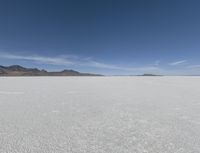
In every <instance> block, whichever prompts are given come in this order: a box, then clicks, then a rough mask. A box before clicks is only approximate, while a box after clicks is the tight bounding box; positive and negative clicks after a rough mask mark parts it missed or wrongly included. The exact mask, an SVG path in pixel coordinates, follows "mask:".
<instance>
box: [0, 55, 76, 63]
mask: <svg viewBox="0 0 200 153" xmlns="http://www.w3.org/2000/svg"><path fill="white" fill-rule="evenodd" d="M0 58H6V59H15V60H28V61H33V62H40V63H45V64H52V65H72V64H74V63H73V62H72V61H71V60H69V59H67V58H63V57H45V56H37V55H36V56H34V55H33V56H23V55H14V54H0Z"/></svg>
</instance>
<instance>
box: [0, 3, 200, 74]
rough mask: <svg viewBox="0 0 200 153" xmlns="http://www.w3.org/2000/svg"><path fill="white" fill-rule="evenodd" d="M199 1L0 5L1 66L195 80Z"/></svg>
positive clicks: (199, 39)
mask: <svg viewBox="0 0 200 153" xmlns="http://www.w3.org/2000/svg"><path fill="white" fill-rule="evenodd" d="M199 8H200V1H199V0H165V1H164V0H151V1H150V0H84V1H83V0H17V1H16V0H1V1H0V65H12V64H20V65H23V66H27V67H38V68H41V69H47V70H50V71H54V70H61V69H75V70H79V71H81V72H93V73H101V74H109V75H112V74H123V75H125V74H142V73H156V74H165V75H191V74H195V75H196V74H200V61H199V58H200V28H199V27H200V9H199Z"/></svg>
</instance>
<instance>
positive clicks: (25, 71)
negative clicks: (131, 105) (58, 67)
mask: <svg viewBox="0 0 200 153" xmlns="http://www.w3.org/2000/svg"><path fill="white" fill-rule="evenodd" d="M0 76H101V75H99V74H91V73H81V72H78V71H74V70H63V71H58V72H48V71H46V70H39V69H37V68H25V67H22V66H20V65H11V66H0Z"/></svg>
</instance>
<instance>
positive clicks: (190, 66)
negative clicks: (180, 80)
mask: <svg viewBox="0 0 200 153" xmlns="http://www.w3.org/2000/svg"><path fill="white" fill-rule="evenodd" d="M187 68H192V69H196V68H198V69H199V68H200V65H189V66H188V67H187Z"/></svg>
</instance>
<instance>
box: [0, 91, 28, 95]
mask: <svg viewBox="0 0 200 153" xmlns="http://www.w3.org/2000/svg"><path fill="white" fill-rule="evenodd" d="M22 94H24V92H18V91H0V95H22Z"/></svg>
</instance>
